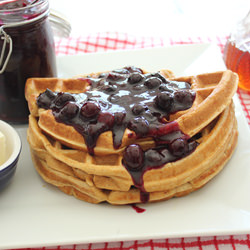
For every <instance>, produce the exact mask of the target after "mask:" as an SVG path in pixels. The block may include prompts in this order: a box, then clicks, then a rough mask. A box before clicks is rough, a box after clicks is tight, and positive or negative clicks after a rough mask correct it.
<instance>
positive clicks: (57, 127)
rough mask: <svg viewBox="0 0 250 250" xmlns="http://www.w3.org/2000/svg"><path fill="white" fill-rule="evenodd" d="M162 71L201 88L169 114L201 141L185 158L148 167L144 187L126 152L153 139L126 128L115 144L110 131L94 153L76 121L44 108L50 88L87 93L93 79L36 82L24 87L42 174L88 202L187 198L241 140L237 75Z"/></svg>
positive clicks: (34, 151) (147, 145)
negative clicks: (41, 105) (67, 121)
mask: <svg viewBox="0 0 250 250" xmlns="http://www.w3.org/2000/svg"><path fill="white" fill-rule="evenodd" d="M161 74H162V75H164V76H165V77H166V78H168V79H170V80H171V81H177V82H188V83H190V85H191V89H192V91H194V92H195V93H196V98H195V100H194V103H193V105H192V107H190V108H188V109H187V110H184V111H178V112H175V113H174V114H170V116H169V118H168V123H166V124H167V125H166V129H167V131H168V130H169V129H171V126H170V127H168V125H169V124H178V128H179V129H180V131H182V133H183V134H184V135H186V136H188V137H189V138H194V140H195V141H196V142H197V143H198V146H197V147H196V149H195V150H194V151H193V152H191V153H190V154H189V155H187V156H185V157H184V158H181V159H178V160H176V161H172V162H168V163H166V164H164V165H163V166H160V167H157V168H152V169H149V170H147V171H145V172H143V174H142V175H141V178H142V183H143V185H142V186H141V188H138V185H136V183H135V180H134V179H133V178H132V176H131V173H130V172H129V171H128V169H127V168H126V167H124V162H123V158H124V151H125V150H126V148H127V147H128V146H129V145H131V144H132V145H140V146H141V148H142V149H143V150H149V149H150V148H153V147H155V144H156V142H155V140H153V139H152V136H148V137H147V136H146V137H142V138H140V137H139V138H138V136H136V133H135V132H134V131H132V130H130V129H128V128H126V129H125V132H124V134H123V137H122V142H121V144H120V146H119V148H115V147H114V146H113V143H112V133H111V131H106V132H104V133H102V134H100V136H99V138H98V140H97V143H96V146H95V148H94V154H93V152H92V153H90V152H89V151H88V147H87V145H86V143H85V140H84V138H83V137H82V135H81V134H79V132H77V131H76V129H75V128H74V127H73V126H69V125H66V124H65V123H62V122H58V121H57V120H56V119H55V117H54V115H53V113H52V111H51V109H47V110H46V109H43V108H39V107H38V105H37V102H36V100H37V97H38V96H39V94H40V93H42V92H44V91H45V90H46V89H47V88H49V89H51V90H52V91H59V92H60V91H62V92H70V93H82V92H84V91H86V90H88V87H89V82H88V81H86V78H85V77H84V76H83V77H78V78H74V79H56V78H52V79H49V78H44V79H40V78H32V79H29V80H28V81H27V83H26V89H25V94H26V99H27V101H28V104H29V108H30V112H31V114H30V117H29V128H28V142H29V144H30V150H31V156H32V160H33V163H34V166H35V167H36V169H37V172H38V173H39V174H40V175H41V177H42V178H43V179H44V180H45V181H46V182H48V183H51V184H52V185H54V186H56V187H58V188H59V189H61V190H62V191H63V192H65V193H66V194H69V195H74V196H75V197H76V198H78V199H81V200H84V201H87V202H91V203H100V202H108V203H111V204H131V203H140V202H145V201H147V202H155V201H160V200H167V199H170V198H172V197H180V196H184V195H187V194H189V193H190V192H193V191H195V190H197V189H200V188H201V187H202V186H204V185H205V184H206V183H207V182H208V181H209V180H210V179H212V178H213V177H214V176H216V175H217V174H218V173H219V172H220V171H221V170H222V168H223V167H224V166H225V165H226V163H227V161H228V160H229V159H230V158H231V156H232V154H233V151H234V149H235V147H236V144H237V135H238V132H237V123H236V119H235V115H234V106H233V103H232V96H233V95H234V93H235V91H236V88H237V81H238V78H237V75H236V74H234V73H232V72H231V71H223V72H214V73H208V74H201V75H197V76H190V77H180V78H173V74H172V72H171V71H169V70H164V71H161ZM97 75H99V73H98V74H97ZM90 76H91V77H93V76H95V74H92V75H90ZM163 131H166V130H163Z"/></svg>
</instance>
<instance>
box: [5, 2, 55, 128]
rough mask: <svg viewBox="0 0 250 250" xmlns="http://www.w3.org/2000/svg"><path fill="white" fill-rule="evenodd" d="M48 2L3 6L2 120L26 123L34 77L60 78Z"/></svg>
mask: <svg viewBox="0 0 250 250" xmlns="http://www.w3.org/2000/svg"><path fill="white" fill-rule="evenodd" d="M48 16H49V2H48V0H35V1H34V0H33V1H31V0H29V1H28V0H26V1H25V0H22V1H20V0H19V1H18V0H5V1H1V2H0V36H1V40H0V51H1V56H0V119H2V120H5V121H7V122H10V123H26V122H27V121H28V115H29V111H28V106H27V102H26V100H25V96H24V88H25V82H26V80H27V78H30V77H56V76H57V70H56V59H55V48H54V38H53V33H52V30H51V27H50V22H49V18H48Z"/></svg>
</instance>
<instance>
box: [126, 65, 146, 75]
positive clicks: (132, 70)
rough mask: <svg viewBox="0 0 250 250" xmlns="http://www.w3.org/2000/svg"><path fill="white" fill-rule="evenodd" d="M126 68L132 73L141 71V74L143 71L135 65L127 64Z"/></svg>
mask: <svg viewBox="0 0 250 250" xmlns="http://www.w3.org/2000/svg"><path fill="white" fill-rule="evenodd" d="M124 69H126V70H127V71H129V72H130V73H134V72H138V73H141V74H142V73H143V71H142V69H140V68H137V67H135V66H127V67H124Z"/></svg>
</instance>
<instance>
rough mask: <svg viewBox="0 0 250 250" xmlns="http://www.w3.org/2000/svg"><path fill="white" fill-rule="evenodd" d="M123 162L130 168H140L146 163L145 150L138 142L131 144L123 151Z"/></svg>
mask: <svg viewBox="0 0 250 250" xmlns="http://www.w3.org/2000/svg"><path fill="white" fill-rule="evenodd" d="M123 162H124V164H125V166H126V167H128V168H129V169H130V170H140V169H141V168H142V167H143V164H144V152H143V150H142V148H141V147H140V146H139V145H137V144H132V145H129V146H128V147H127V148H126V149H125V151H124V153H123Z"/></svg>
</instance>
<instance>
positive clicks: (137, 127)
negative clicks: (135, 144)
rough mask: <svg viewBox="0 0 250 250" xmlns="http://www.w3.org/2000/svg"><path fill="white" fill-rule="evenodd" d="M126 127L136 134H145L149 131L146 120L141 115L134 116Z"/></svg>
mask: <svg viewBox="0 0 250 250" xmlns="http://www.w3.org/2000/svg"><path fill="white" fill-rule="evenodd" d="M128 128H129V129H131V130H133V131H134V132H135V133H136V134H137V135H138V136H143V135H146V134H147V133H148V131H149V124H148V121H147V120H146V119H145V118H143V117H136V118H134V119H133V120H131V121H130V122H129V123H128Z"/></svg>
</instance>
